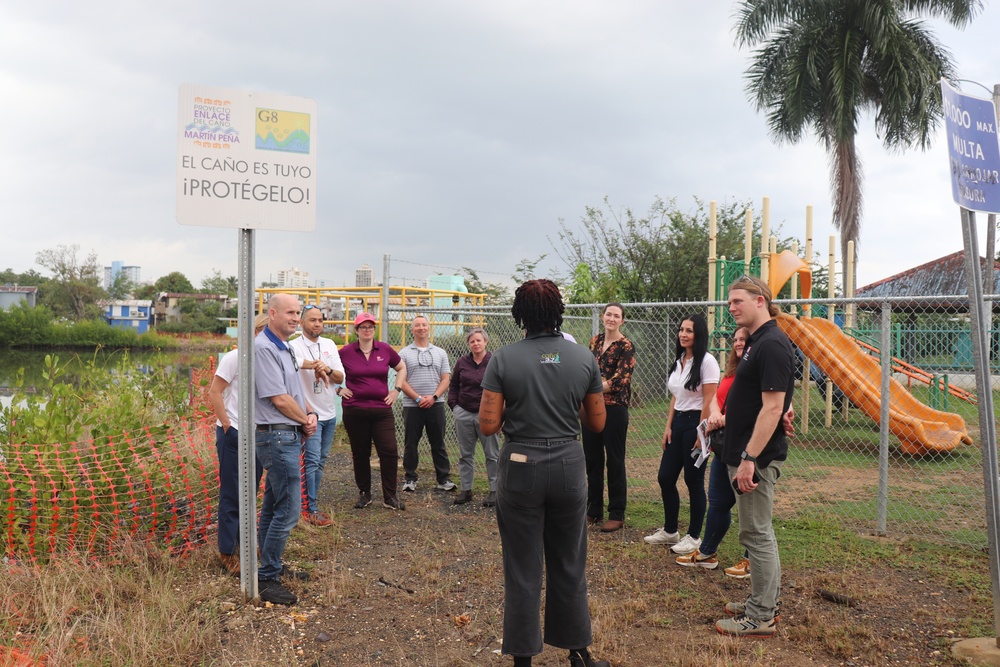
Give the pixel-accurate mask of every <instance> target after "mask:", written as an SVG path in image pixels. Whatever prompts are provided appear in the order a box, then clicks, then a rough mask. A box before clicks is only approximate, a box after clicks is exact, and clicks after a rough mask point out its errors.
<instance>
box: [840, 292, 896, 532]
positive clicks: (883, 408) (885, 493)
mask: <svg viewBox="0 0 1000 667" xmlns="http://www.w3.org/2000/svg"><path fill="white" fill-rule="evenodd" d="M891 324H892V307H891V306H890V305H889V302H888V301H883V302H882V330H881V331H880V332H879V348H880V353H879V356H880V357H881V359H880V361H881V363H882V397H881V403H880V405H879V415H878V416H879V419H878V534H879V535H885V534H886V523H887V520H886V516H887V514H888V510H889V397H890V396H891V392H890V386H891V382H892V353H891V351H890V350H889V340H890V338H889V337H890V326H891ZM845 402H846V401H845Z"/></svg>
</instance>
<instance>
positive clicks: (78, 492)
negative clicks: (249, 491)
mask: <svg viewBox="0 0 1000 667" xmlns="http://www.w3.org/2000/svg"><path fill="white" fill-rule="evenodd" d="M213 443H214V436H213V423H212V420H211V419H210V418H206V417H199V418H197V419H195V420H193V421H191V422H187V423H182V424H180V425H178V426H163V427H157V428H146V429H143V430H141V431H137V432H130V433H123V434H121V435H119V436H115V437H104V438H99V439H96V440H89V441H81V442H69V443H60V444H43V445H23V444H4V445H0V551H2V552H3V553H4V555H6V556H8V557H10V558H14V559H18V560H28V561H31V562H33V563H37V562H40V561H45V560H47V559H48V557H49V556H51V555H52V554H54V553H57V552H59V551H64V550H65V551H73V550H79V549H82V550H84V551H86V552H88V553H89V554H90V555H91V557H93V558H97V559H98V560H113V559H114V554H115V547H116V544H118V543H119V542H120V540H121V538H124V537H129V538H133V539H134V538H138V539H146V540H150V541H155V542H157V543H159V544H161V545H163V546H166V547H167V548H168V549H169V550H170V551H172V552H174V553H182V552H184V551H187V550H188V549H190V548H192V547H193V546H195V545H196V544H199V543H201V542H203V541H204V540H205V537H206V535H207V533H208V532H209V531H210V530H211V529H212V527H213V526H214V523H215V516H216V515H215V507H216V502H217V498H218V462H217V460H216V457H215V456H214V453H213V454H209V453H208V451H209V449H210V448H213Z"/></svg>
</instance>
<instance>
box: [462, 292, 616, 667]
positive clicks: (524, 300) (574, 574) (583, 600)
mask: <svg viewBox="0 0 1000 667" xmlns="http://www.w3.org/2000/svg"><path fill="white" fill-rule="evenodd" d="M563 310H564V306H563V301H562V296H561V295H560V293H559V288H558V287H556V285H555V283H553V282H552V281H551V280H529V281H528V282H526V283H524V284H523V285H521V286H520V287H518V288H517V292H515V294H514V305H513V307H512V308H511V309H510V312H511V314H512V315H513V316H514V321H515V322H516V323H517V325H518V326H519V327H521V328H522V329H524V331H525V336H524V339H522V340H519V341H518V342H516V343H513V344H511V345H505V346H504V347H501V348H500V349H499V350H497V351H496V352H494V353H493V357H492V358H491V359H490V363H489V365H488V366H487V367H486V375H485V377H484V378H483V385H482V386H483V398H482V403H481V404H480V406H479V428H480V430H481V431H482V432H483V435H493V434H494V433H496V432H498V431H500V430H501V428H502V429H503V433H504V437H505V441H504V445H503V448H502V449H501V450H500V459H499V462H498V467H499V472H498V474H497V526H498V527H499V529H500V542H501V544H502V546H503V578H504V614H503V646H502V651H503V652H504V653H505V654H507V655H512V656H514V665H515V667H527V666H528V665H531V659H532V656H535V655H538V654H539V653H541V652H542V642H543V637H542V626H541V623H540V619H539V617H538V614H539V609H540V607H541V600H542V574H543V565H544V571H545V636H544V642H545V643H547V644H550V645H552V646H558V647H560V648H564V649H569V664H570V665H571V667H608V663H607V662H605V661H604V660H594V659H593V658H592V657H591V656H590V653H589V652H588V650H587V647H588V646H590V644H591V643H592V641H593V634H592V631H591V623H590V609H589V607H588V605H587V576H586V565H587V522H586V514H587V468H586V463H585V460H584V455H583V449H582V447H581V446H580V442H579V440H577V434H578V433H579V429H580V417H581V416H582V418H583V425H584V426H586V427H587V428H588V429H590V430H591V431H595V432H600V431H602V430H604V419H605V411H604V399H603V398H602V386H601V373H600V370H599V369H598V367H597V361H596V360H595V359H594V355H593V354H591V353H590V351H589V350H587V348H585V347H583V346H582V345H575V344H573V343H570V342H569V341H568V340H566V339H564V338H563V337H562V333H561V332H560V328H561V327H562V319H563V318H562V314H563ZM581 408H582V411H581Z"/></svg>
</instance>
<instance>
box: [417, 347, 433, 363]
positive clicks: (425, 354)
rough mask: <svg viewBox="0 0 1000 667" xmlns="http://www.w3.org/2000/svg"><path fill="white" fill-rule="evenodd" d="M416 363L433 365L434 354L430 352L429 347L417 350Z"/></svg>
mask: <svg viewBox="0 0 1000 667" xmlns="http://www.w3.org/2000/svg"><path fill="white" fill-rule="evenodd" d="M417 363H418V364H420V365H421V366H433V365H434V355H433V354H431V350H430V348H427V349H426V350H417Z"/></svg>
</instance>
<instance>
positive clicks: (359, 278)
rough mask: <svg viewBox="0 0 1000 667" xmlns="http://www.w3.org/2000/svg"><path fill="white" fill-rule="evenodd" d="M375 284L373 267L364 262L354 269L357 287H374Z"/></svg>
mask: <svg viewBox="0 0 1000 667" xmlns="http://www.w3.org/2000/svg"><path fill="white" fill-rule="evenodd" d="M374 285H375V272H374V271H372V267H370V266H368V265H367V264H362V265H361V266H359V267H358V268H357V269H356V270H355V271H354V286H355V287H372V286H374Z"/></svg>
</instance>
